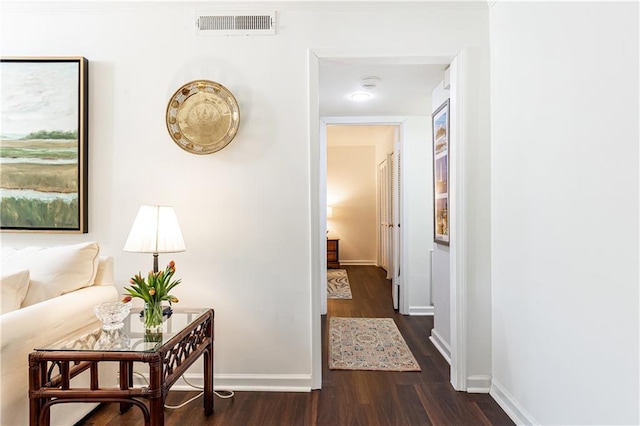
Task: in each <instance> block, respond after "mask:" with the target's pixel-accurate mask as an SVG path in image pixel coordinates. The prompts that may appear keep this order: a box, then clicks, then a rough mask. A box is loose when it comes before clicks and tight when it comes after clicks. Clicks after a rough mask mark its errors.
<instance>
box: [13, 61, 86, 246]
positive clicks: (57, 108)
mask: <svg viewBox="0 0 640 426" xmlns="http://www.w3.org/2000/svg"><path fill="white" fill-rule="evenodd" d="M88 76H89V72H88V61H87V59H85V58H83V57H55V58H53V57H52V58H22V57H21V58H1V59H0V84H1V87H0V94H1V95H0V107H1V108H2V111H1V114H0V117H1V122H0V162H1V167H0V196H1V198H0V228H1V229H2V231H4V232H63V233H86V232H87V231H88V223H87V219H88V186H87V183H88V182H87V180H88V179H87V178H88V169H87V159H88V152H87V148H88V140H87V121H88V105H87V102H88V86H89V79H88Z"/></svg>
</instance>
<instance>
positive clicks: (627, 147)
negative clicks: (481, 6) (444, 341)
mask: <svg viewBox="0 0 640 426" xmlns="http://www.w3.org/2000/svg"><path fill="white" fill-rule="evenodd" d="M638 12H639V11H638V3H637V2H626V3H617V2H602V3H599V2H566V3H551V2H549V3H534V2H532V3H529V2H526V3H525V2H517V3H516V2H506V1H505V2H503V1H498V2H496V3H495V5H494V6H493V8H492V9H491V11H490V28H491V72H492V75H491V105H492V111H491V115H492V156H491V161H492V198H493V203H492V227H493V233H492V238H493V301H492V302H493V342H494V343H493V374H494V381H493V385H494V388H493V389H492V394H493V395H494V396H496V397H497V398H499V399H500V400H501V401H502V403H503V404H505V406H506V407H507V408H508V409H509V410H510V411H511V412H512V414H513V415H514V418H518V419H519V421H520V422H522V423H526V424H538V423H539V424H546V425H550V424H580V425H586V424H629V425H630V424H639V423H640V416H639V413H638V409H639V408H638V407H639V396H640V394H639V389H638V377H639V376H638V373H639V372H638V359H639V353H638V336H639V332H640V330H639V324H638V319H639V318H638V280H639V274H638V254H639V253H638V217H639V212H638V190H639V186H638V169H639V164H638V163H639V158H638V154H639V153H638V139H639V130H638V117H639V116H640V111H639V107H638V104H639V98H638V89H639V85H638V75H640V74H639V73H640V69H639V66H638V54H639V41H638V40H639V33H638V31H639V30H638V28H639V25H638V21H639V19H638V16H639V13H638Z"/></svg>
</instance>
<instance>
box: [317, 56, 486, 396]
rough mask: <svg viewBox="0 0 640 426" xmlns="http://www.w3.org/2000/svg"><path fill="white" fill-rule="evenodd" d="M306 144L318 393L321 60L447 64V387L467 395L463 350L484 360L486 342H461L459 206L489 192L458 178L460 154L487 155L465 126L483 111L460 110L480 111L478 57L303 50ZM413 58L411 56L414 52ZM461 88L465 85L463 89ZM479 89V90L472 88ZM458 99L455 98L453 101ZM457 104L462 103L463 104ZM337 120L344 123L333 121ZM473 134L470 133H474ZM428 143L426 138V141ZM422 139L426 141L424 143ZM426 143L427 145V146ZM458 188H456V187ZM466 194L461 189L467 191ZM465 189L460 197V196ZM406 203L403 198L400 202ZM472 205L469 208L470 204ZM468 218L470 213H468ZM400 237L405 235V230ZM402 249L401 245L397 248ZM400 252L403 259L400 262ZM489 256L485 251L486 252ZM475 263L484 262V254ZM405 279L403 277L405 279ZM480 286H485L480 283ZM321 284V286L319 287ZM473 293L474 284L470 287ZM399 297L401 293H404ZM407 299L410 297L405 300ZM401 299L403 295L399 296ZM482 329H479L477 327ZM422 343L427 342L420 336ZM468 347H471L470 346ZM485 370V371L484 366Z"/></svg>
mask: <svg viewBox="0 0 640 426" xmlns="http://www.w3.org/2000/svg"><path fill="white" fill-rule="evenodd" d="M308 52H309V55H308V60H309V67H308V72H309V128H310V133H309V138H310V170H311V173H310V194H311V199H310V222H311V240H312V241H311V258H312V259H313V262H312V264H311V352H312V376H311V387H312V389H320V388H321V385H322V352H321V337H322V336H321V327H320V320H321V314H322V313H323V312H326V306H323V303H326V298H325V297H324V294H326V293H322V289H324V291H326V258H323V257H324V256H325V254H326V231H327V229H326V220H327V218H326V208H327V204H326V195H325V194H326V182H324V176H326V145H325V144H324V141H325V138H326V129H325V128H324V127H325V125H326V121H327V119H326V118H324V119H321V118H320V117H321V115H320V108H319V93H320V79H319V74H320V72H319V69H320V62H321V60H325V59H326V58H333V59H336V58H337V60H339V61H343V62H349V61H354V60H356V61H364V62H367V61H371V60H375V61H380V60H381V59H382V60H386V61H388V63H395V64H416V63H422V64H441V65H442V64H451V66H452V72H451V85H452V90H451V98H452V117H453V116H456V117H457V122H455V123H452V131H453V134H454V135H458V136H457V137H458V140H457V141H455V140H453V139H452V144H453V145H455V144H456V143H457V144H459V150H458V151H456V152H454V153H452V164H451V168H450V175H451V182H450V183H451V185H452V187H454V190H453V191H452V195H451V196H452V198H451V201H450V202H451V207H450V208H451V209H452V211H453V212H455V210H456V208H457V209H458V215H457V216H455V215H454V213H452V215H451V224H450V232H451V235H452V240H451V244H450V251H451V262H450V265H451V266H450V272H451V274H450V289H451V293H450V294H451V311H450V312H451V313H450V315H451V335H452V336H451V340H452V341H451V383H452V385H453V387H454V389H456V390H466V389H467V384H466V383H467V353H468V352H469V350H468V347H470V346H472V345H473V344H475V342H476V341H478V342H480V346H478V347H477V349H478V351H477V352H475V351H474V359H476V358H482V359H483V360H484V357H485V352H487V350H488V351H490V336H489V339H488V340H487V339H486V338H485V337H486V336H485V333H484V331H483V336H482V337H481V340H478V339H476V340H475V341H473V342H469V341H468V340H467V334H466V333H467V332H466V329H467V321H468V318H469V317H468V309H470V305H472V304H473V302H471V301H468V300H467V299H466V297H465V295H466V291H467V289H466V286H467V278H466V277H467V275H468V272H467V269H468V268H469V266H468V265H467V263H466V259H465V256H466V251H465V250H464V248H465V245H464V241H465V239H466V238H467V233H468V232H469V231H467V229H466V226H467V222H466V220H465V217H466V215H467V212H466V211H465V210H470V211H471V210H473V208H474V206H473V205H469V206H467V205H466V204H465V200H466V195H465V194H470V193H471V192H469V191H471V190H475V189H479V190H481V192H482V193H484V192H486V191H487V190H488V189H489V185H488V184H487V182H486V181H485V176H484V175H483V176H481V177H482V180H479V181H468V180H464V179H462V178H463V177H464V174H463V169H462V164H463V161H462V160H463V158H464V154H465V151H466V150H470V149H471V148H475V149H483V150H484V149H488V148H487V147H486V145H488V140H489V139H488V133H487V132H485V131H484V130H485V129H484V128H482V129H479V131H478V132H476V131H477V130H478V129H476V126H477V124H478V123H476V122H475V121H470V119H471V120H473V119H475V118H476V117H475V116H476V112H477V111H478V112H480V113H482V111H486V108H480V109H477V110H473V112H470V111H469V110H466V109H465V108H464V106H465V105H467V104H469V105H470V102H471V103H473V102H477V103H478V104H479V105H485V100H486V99H485V98H487V97H486V96H485V94H484V92H480V93H479V94H478V92H477V91H474V90H473V88H474V87H482V88H485V87H488V85H486V84H485V83H486V81H485V80H486V78H485V77H486V69H485V67H484V62H483V56H482V54H481V52H476V50H474V49H463V50H462V51H452V52H450V55H449V56H437V57H436V56H431V55H429V53H428V52H427V53H423V54H420V53H418V54H413V55H409V56H407V55H402V54H396V53H389V52H383V53H382V54H381V55H378V56H377V57H375V58H373V59H372V56H375V55H372V52H371V51H366V52H354V51H353V50H350V51H336V50H331V51H327V50H309V51H308ZM414 53H415V52H414ZM463 83H465V85H463ZM478 84H479V86H478ZM458 96H460V97H459V98H458ZM463 99H464V100H465V103H463ZM405 118H406V117H401V118H400V119H399V120H398V122H403V120H404V119H405ZM337 119H338V120H340V119H341V120H343V121H344V118H342V117H338V118H337ZM474 132H475V133H474ZM472 134H473V135H474V142H481V144H480V145H478V144H477V143H476V145H475V147H473V146H472V145H471V144H470V142H469V138H470V135H472ZM429 139H430V138H429ZM429 139H427V141H428V140H429ZM427 143H428V142H427ZM408 157H410V156H409V155H408V153H405V159H406V158H408ZM457 185H459V187H458V186H457ZM469 185H470V187H469V188H466V186H469ZM465 189H466V191H465ZM405 198H406V197H405ZM473 201H474V200H472V204H473ZM468 214H470V212H469V213H468ZM474 226H487V225H486V224H485V223H477V224H474ZM404 232H405V235H406V233H409V231H407V230H406V229H405V231H404ZM403 247H404V244H403ZM406 255H407V254H406V251H405V256H406ZM486 255H487V256H488V255H489V251H487V252H486ZM481 257H486V256H485V255H484V254H483V255H482V256H481ZM408 275H409V274H408V273H406V271H405V278H406V277H407V276H408ZM482 279H483V281H482V283H481V284H482V291H484V288H485V287H486V285H487V283H488V286H489V291H490V281H486V280H485V279H484V276H483V278H482ZM485 281H486V282H485ZM323 282H324V286H323ZM474 285H475V286H476V287H477V288H476V290H479V289H480V287H478V284H474ZM406 288H407V292H409V293H410V292H411V290H410V289H411V286H409V285H407V286H406ZM407 292H405V293H407ZM409 296H411V295H409ZM405 297H406V294H405ZM477 312H478V313H479V314H480V316H479V317H478V318H477V319H479V320H481V321H483V323H484V322H486V321H489V323H488V324H489V327H488V328H487V327H485V328H486V329H487V330H490V312H489V311H487V310H486V309H484V307H480V311H477ZM483 327H484V326H483ZM425 337H427V336H425ZM487 342H488V344H487ZM470 343H472V344H471V345H470ZM489 367H490V366H489ZM483 370H484V368H483Z"/></svg>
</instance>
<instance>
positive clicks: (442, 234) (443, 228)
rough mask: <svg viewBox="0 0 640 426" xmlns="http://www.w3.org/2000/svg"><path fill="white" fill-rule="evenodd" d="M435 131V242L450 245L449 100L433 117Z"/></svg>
mask: <svg viewBox="0 0 640 426" xmlns="http://www.w3.org/2000/svg"><path fill="white" fill-rule="evenodd" d="M431 124H432V130H433V240H434V241H435V242H436V243H438V244H444V245H449V100H448V99H447V100H446V101H445V102H444V103H443V104H442V105H440V106H439V107H438V109H437V110H436V111H435V112H434V113H433V114H432V116H431Z"/></svg>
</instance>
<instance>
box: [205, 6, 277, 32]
mask: <svg viewBox="0 0 640 426" xmlns="http://www.w3.org/2000/svg"><path fill="white" fill-rule="evenodd" d="M275 33H276V12H275V11H271V12H264V11H263V12H247V11H242V12H229V11H226V12H222V13H219V12H216V13H198V15H197V17H196V34H197V35H224V36H229V35H273V34H275Z"/></svg>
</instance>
